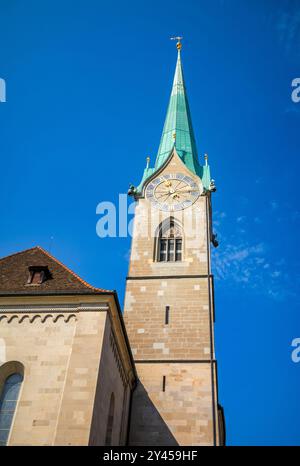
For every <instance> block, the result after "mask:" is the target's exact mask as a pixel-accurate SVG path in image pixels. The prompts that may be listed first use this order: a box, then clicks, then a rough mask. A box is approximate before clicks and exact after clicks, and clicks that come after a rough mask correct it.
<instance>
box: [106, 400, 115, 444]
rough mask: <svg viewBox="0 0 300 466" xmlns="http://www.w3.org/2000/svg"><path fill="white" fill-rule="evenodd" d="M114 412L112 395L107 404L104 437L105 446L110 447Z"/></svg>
mask: <svg viewBox="0 0 300 466" xmlns="http://www.w3.org/2000/svg"><path fill="white" fill-rule="evenodd" d="M114 411H115V396H114V394H113V393H112V394H111V397H110V403H109V411H108V418H107V427H106V436H105V446H110V445H111V441H112V433H113V424H114Z"/></svg>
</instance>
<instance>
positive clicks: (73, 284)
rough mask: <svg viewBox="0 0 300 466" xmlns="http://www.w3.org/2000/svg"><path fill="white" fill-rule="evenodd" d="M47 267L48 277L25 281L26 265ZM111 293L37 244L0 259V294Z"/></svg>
mask: <svg viewBox="0 0 300 466" xmlns="http://www.w3.org/2000/svg"><path fill="white" fill-rule="evenodd" d="M32 266H42V267H48V270H49V272H50V275H51V277H50V278H48V279H47V280H45V281H44V282H43V283H41V284H40V285H30V284H29V285H28V284H27V280H28V274H29V267H32ZM64 293H66V294H70V293H71V294H72V293H74V294H80V293H83V294H86V293H89V294H93V293H113V292H112V291H110V290H104V289H103V288H95V287H94V286H92V285H90V284H89V283H87V282H86V281H84V280H82V278H80V277H79V276H78V275H77V274H76V273H74V272H73V271H72V270H70V269H69V268H68V267H66V266H65V265H64V264H62V263H61V262H60V261H59V260H57V259H56V258H55V257H53V256H52V255H51V254H50V253H49V252H47V251H45V250H44V249H43V248H41V247H40V246H36V247H33V248H31V249H26V250H25V251H21V252H17V253H15V254H12V255H10V256H6V257H3V258H2V259H0V295H14V294H35V295H39V294H43V295H45V294H64Z"/></svg>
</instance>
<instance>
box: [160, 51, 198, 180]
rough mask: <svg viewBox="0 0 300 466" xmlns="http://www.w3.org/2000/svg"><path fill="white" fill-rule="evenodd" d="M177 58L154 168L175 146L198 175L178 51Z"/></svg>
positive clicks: (161, 163)
mask: <svg viewBox="0 0 300 466" xmlns="http://www.w3.org/2000/svg"><path fill="white" fill-rule="evenodd" d="M177 50H178V57H177V63H176V69H175V76H174V81H173V87H172V92H171V97H170V101H169V106H168V111H167V116H166V120H165V124H164V129H163V132H162V136H161V140H160V145H159V149H158V153H157V157H156V163H155V168H156V169H157V168H159V167H160V166H161V165H163V163H164V162H165V160H166V159H167V157H168V156H169V154H170V152H171V150H172V149H173V147H174V146H175V148H176V151H177V153H178V155H179V157H180V158H181V159H182V161H183V162H184V163H185V164H186V165H187V167H188V168H189V169H190V170H191V171H193V172H194V173H196V174H198V166H199V165H198V156H197V149H196V142H195V137H194V131H193V126H192V119H191V114H190V108H189V103H188V99H187V94H186V89H185V84H184V77H183V71H182V64H181V57H180V50H181V43H180V42H178V43H177Z"/></svg>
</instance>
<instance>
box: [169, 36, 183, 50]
mask: <svg viewBox="0 0 300 466" xmlns="http://www.w3.org/2000/svg"><path fill="white" fill-rule="evenodd" d="M170 39H171V40H177V44H176V48H177V50H178V52H179V51H180V50H181V47H182V43H181V40H182V39H183V37H181V36H175V37H170Z"/></svg>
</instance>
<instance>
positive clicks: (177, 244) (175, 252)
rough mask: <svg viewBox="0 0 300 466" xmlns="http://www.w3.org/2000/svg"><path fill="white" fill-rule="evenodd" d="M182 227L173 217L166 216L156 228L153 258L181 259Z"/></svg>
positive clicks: (165, 260) (170, 260)
mask: <svg viewBox="0 0 300 466" xmlns="http://www.w3.org/2000/svg"><path fill="white" fill-rule="evenodd" d="M183 240H184V238H183V228H182V226H181V224H180V222H178V221H177V220H176V219H175V218H174V217H168V218H166V219H165V220H163V222H161V224H160V225H159V227H158V228H157V230H156V235H155V244H154V260H155V261H156V262H180V261H182V259H183Z"/></svg>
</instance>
